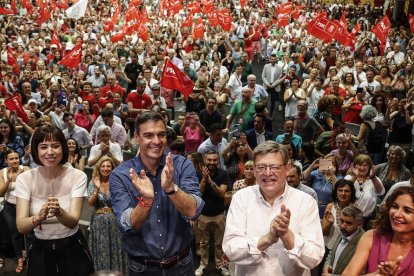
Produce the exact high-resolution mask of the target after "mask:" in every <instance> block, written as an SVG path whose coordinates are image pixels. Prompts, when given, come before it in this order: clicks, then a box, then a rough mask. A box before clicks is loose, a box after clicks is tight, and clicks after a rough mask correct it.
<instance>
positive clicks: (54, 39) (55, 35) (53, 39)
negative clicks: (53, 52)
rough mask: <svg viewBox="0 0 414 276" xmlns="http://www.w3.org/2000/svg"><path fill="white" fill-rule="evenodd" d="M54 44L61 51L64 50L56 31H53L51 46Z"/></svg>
mask: <svg viewBox="0 0 414 276" xmlns="http://www.w3.org/2000/svg"><path fill="white" fill-rule="evenodd" d="M52 44H55V45H56V46H57V48H58V50H59V51H60V50H62V46H61V45H60V39H59V36H58V32H57V30H56V29H55V30H54V31H53V35H52V38H51V39H50V45H52Z"/></svg>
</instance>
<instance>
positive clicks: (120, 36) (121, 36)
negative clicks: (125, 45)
mask: <svg viewBox="0 0 414 276" xmlns="http://www.w3.org/2000/svg"><path fill="white" fill-rule="evenodd" d="M124 38H125V33H124V31H123V30H121V31H119V32H117V33H116V34H113V35H112V36H111V38H110V40H111V42H112V43H116V42H118V41H121V40H123V39H124Z"/></svg>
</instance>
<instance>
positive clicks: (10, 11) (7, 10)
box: [0, 7, 14, 14]
mask: <svg viewBox="0 0 414 276" xmlns="http://www.w3.org/2000/svg"><path fill="white" fill-rule="evenodd" d="M0 14H14V13H13V11H12V10H9V9H6V8H3V7H0Z"/></svg>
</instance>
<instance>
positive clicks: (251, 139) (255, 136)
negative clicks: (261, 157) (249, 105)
mask: <svg viewBox="0 0 414 276" xmlns="http://www.w3.org/2000/svg"><path fill="white" fill-rule="evenodd" d="M265 118H266V117H265V115H264V114H260V113H258V114H256V116H255V117H254V124H253V125H254V127H253V128H252V129H248V130H246V131H245V132H244V133H245V134H246V138H247V143H248V144H249V146H250V148H251V149H252V150H253V149H254V148H255V147H256V146H257V145H259V144H261V143H263V142H264V141H267V140H272V139H273V135H272V133H271V132H270V131H267V130H265V128H264V121H265Z"/></svg>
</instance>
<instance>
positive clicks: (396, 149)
mask: <svg viewBox="0 0 414 276" xmlns="http://www.w3.org/2000/svg"><path fill="white" fill-rule="evenodd" d="M391 152H395V154H397V155H399V156H401V162H402V160H404V159H405V155H406V153H405V150H403V148H402V147H400V146H396V145H392V146H390V147H389V149H388V151H387V156H388V155H389V154H391Z"/></svg>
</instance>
